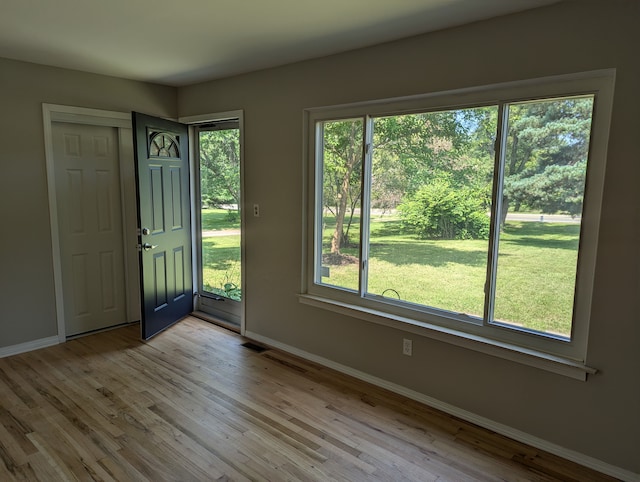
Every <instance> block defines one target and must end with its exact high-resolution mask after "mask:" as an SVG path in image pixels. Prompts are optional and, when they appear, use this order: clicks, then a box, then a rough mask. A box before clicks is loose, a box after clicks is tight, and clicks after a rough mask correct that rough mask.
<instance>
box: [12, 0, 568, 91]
mask: <svg viewBox="0 0 640 482" xmlns="http://www.w3.org/2000/svg"><path fill="white" fill-rule="evenodd" d="M557 1H559V0H320V1H318V0H316V1H312V0H153V1H151V0H0V57H5V58H10V59H16V60H24V61H27V62H35V63H39V64H45V65H53V66H58V67H65V68H70V69H76V70H82V71H87V72H95V73H100V74H107V75H114V76H118V77H124V78H129V79H136V80H144V81H150V82H157V83H161V84H167V85H174V86H179V85H186V84H192V83H196V82H201V81H204V80H209V79H215V78H220V77H227V76H230V75H234V74H238V73H243V72H249V71H253V70H259V69H263V68H268V67H274V66H277V65H283V64H286V63H290V62H296V61H300V60H304V59H309V58H314V57H321V56H324V55H329V54H333V53H337V52H343V51H347V50H352V49H355V48H359V47H365V46H368V45H373V44H377V43H381V42H385V41H389V40H395V39H398V38H402V37H408V36H411V35H416V34H419V33H423V32H429V31H434V30H439V29H443V28H447V27H452V26H456V25H462V24H465V23H469V22H473V21H476V20H482V19H486V18H491V17H495V16H499V15H504V14H508V13H512V12H516V11H521V10H527V9H530V8H535V7H538V6H542V5H547V4H550V3H556V2H557Z"/></svg>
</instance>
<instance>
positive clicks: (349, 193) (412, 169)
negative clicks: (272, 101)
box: [323, 108, 496, 254]
mask: <svg viewBox="0 0 640 482" xmlns="http://www.w3.org/2000/svg"><path fill="white" fill-rule="evenodd" d="M487 109H491V108H477V109H462V110H449V111H442V112H425V113H418V114H406V115H396V116H388V117H377V118H375V119H374V123H373V146H372V149H373V155H372V159H373V163H372V167H371V169H372V175H371V207H373V208H382V209H394V208H396V207H397V206H398V205H399V204H400V203H401V202H402V201H403V200H405V199H407V197H410V196H412V195H414V194H415V193H417V192H418V191H420V190H421V189H422V188H423V187H424V186H425V185H428V184H429V183H431V182H433V181H434V180H435V179H438V178H441V177H442V176H447V178H448V179H449V182H450V183H451V184H450V187H451V189H458V188H460V187H463V188H465V189H466V188H469V189H472V190H474V191H477V192H479V191H481V190H485V189H486V188H487V187H488V186H490V183H491V179H492V175H491V171H492V167H493V162H492V161H491V159H490V158H489V157H488V156H489V155H488V154H487V153H486V152H484V151H483V150H482V147H483V145H482V143H483V142H484V143H485V144H487V141H486V139H481V138H480V137H479V136H478V135H476V134H475V133H476V132H477V131H479V130H480V128H486V126H487V125H488V124H487V123H486V122H483V121H484V119H485V117H490V114H489V113H487V112H485V111H487ZM494 110H495V108H494ZM495 118H496V116H495V114H494V115H493V119H494V120H495ZM323 127H324V130H323V161H324V165H323V208H324V209H326V210H327V211H329V212H331V213H332V214H334V216H335V219H336V225H335V229H334V233H333V235H332V239H331V253H334V254H336V253H337V254H339V253H340V249H341V247H342V246H343V244H344V243H345V242H346V241H348V233H349V227H350V225H351V220H352V219H353V215H354V212H355V210H356V209H358V207H359V206H360V204H359V203H360V197H361V192H362V151H363V134H364V132H363V129H364V122H363V120H362V119H349V120H343V121H330V122H325V123H324V125H323ZM488 144H490V145H493V143H492V142H489V143H488ZM485 208H486V206H485ZM483 209H484V208H483Z"/></svg>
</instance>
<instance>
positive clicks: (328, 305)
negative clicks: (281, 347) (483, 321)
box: [298, 294, 597, 381]
mask: <svg viewBox="0 0 640 482" xmlns="http://www.w3.org/2000/svg"><path fill="white" fill-rule="evenodd" d="M298 298H299V301H300V303H303V304H305V305H309V306H315V307H316V308H322V309H325V310H329V311H333V312H335V313H340V314H343V315H347V316H352V317H354V318H359V319H361V320H366V321H370V322H373V323H377V324H379V325H384V326H389V327H392V328H396V329H399V330H403V331H406V332H410V333H415V334H416V335H420V336H424V337H427V338H432V339H434V340H438V341H442V342H445V343H450V344H452V345H456V346H459V347H462V348H467V349H469V350H474V351H477V352H480V353H485V354H487V355H491V356H495V357H498V358H503V359H505V360H510V361H513V362H516V363H521V364H523V365H528V366H531V367H535V368H539V369H541V370H546V371H549V372H552V373H556V374H558V375H564V376H566V377H570V378H574V379H576V380H581V381H586V379H587V376H588V375H593V374H595V373H596V372H597V370H596V369H595V368H591V367H588V366H586V365H584V364H582V363H579V362H576V361H574V360H569V359H566V358H562V357H558V356H554V355H549V354H548V353H544V352H540V351H537V350H532V349H528V348H523V347H520V346H517V345H512V344H509V343H503V342H500V341H496V340H492V339H490V338H484V337H481V336H477V335H471V334H469V333H464V332H462V331H458V330H452V329H449V328H444V327H441V326H438V325H433V324H429V323H423V322H418V321H415V320H411V319H409V318H404V317H401V316H395V315H391V314H389V313H384V312H381V311H377V310H372V309H369V308H364V307H361V306H357V305H352V304H349V303H343V302H340V301H335V300H332V299H329V298H323V297H320V296H313V295H309V294H300V295H298Z"/></svg>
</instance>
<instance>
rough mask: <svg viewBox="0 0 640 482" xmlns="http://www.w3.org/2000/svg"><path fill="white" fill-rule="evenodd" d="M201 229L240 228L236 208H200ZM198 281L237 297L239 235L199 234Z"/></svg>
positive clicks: (209, 289)
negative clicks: (200, 269) (200, 251)
mask: <svg viewBox="0 0 640 482" xmlns="http://www.w3.org/2000/svg"><path fill="white" fill-rule="evenodd" d="M202 229H203V230H204V231H222V230H228V229H240V216H239V215H238V214H237V212H236V211H231V213H229V212H228V211H226V210H224V209H203V210H202ZM202 265H203V270H202V271H203V272H202V281H203V285H204V288H205V290H206V291H209V292H212V293H216V294H220V295H225V296H228V297H230V298H232V299H236V300H240V287H241V278H240V276H241V270H240V235H239V234H232V235H225V236H213V237H203V238H202Z"/></svg>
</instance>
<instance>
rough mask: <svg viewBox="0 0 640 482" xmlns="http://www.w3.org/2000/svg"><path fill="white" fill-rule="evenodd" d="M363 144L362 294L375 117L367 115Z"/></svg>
mask: <svg viewBox="0 0 640 482" xmlns="http://www.w3.org/2000/svg"><path fill="white" fill-rule="evenodd" d="M363 136H364V137H363V144H362V149H363V152H362V163H363V166H362V182H361V186H362V194H361V196H362V197H361V203H360V296H361V297H364V296H365V293H366V292H367V289H368V273H369V239H370V234H371V233H370V220H371V169H372V167H371V166H372V164H373V163H372V159H373V119H372V118H371V117H369V116H367V117H365V123H364V132H363Z"/></svg>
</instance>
